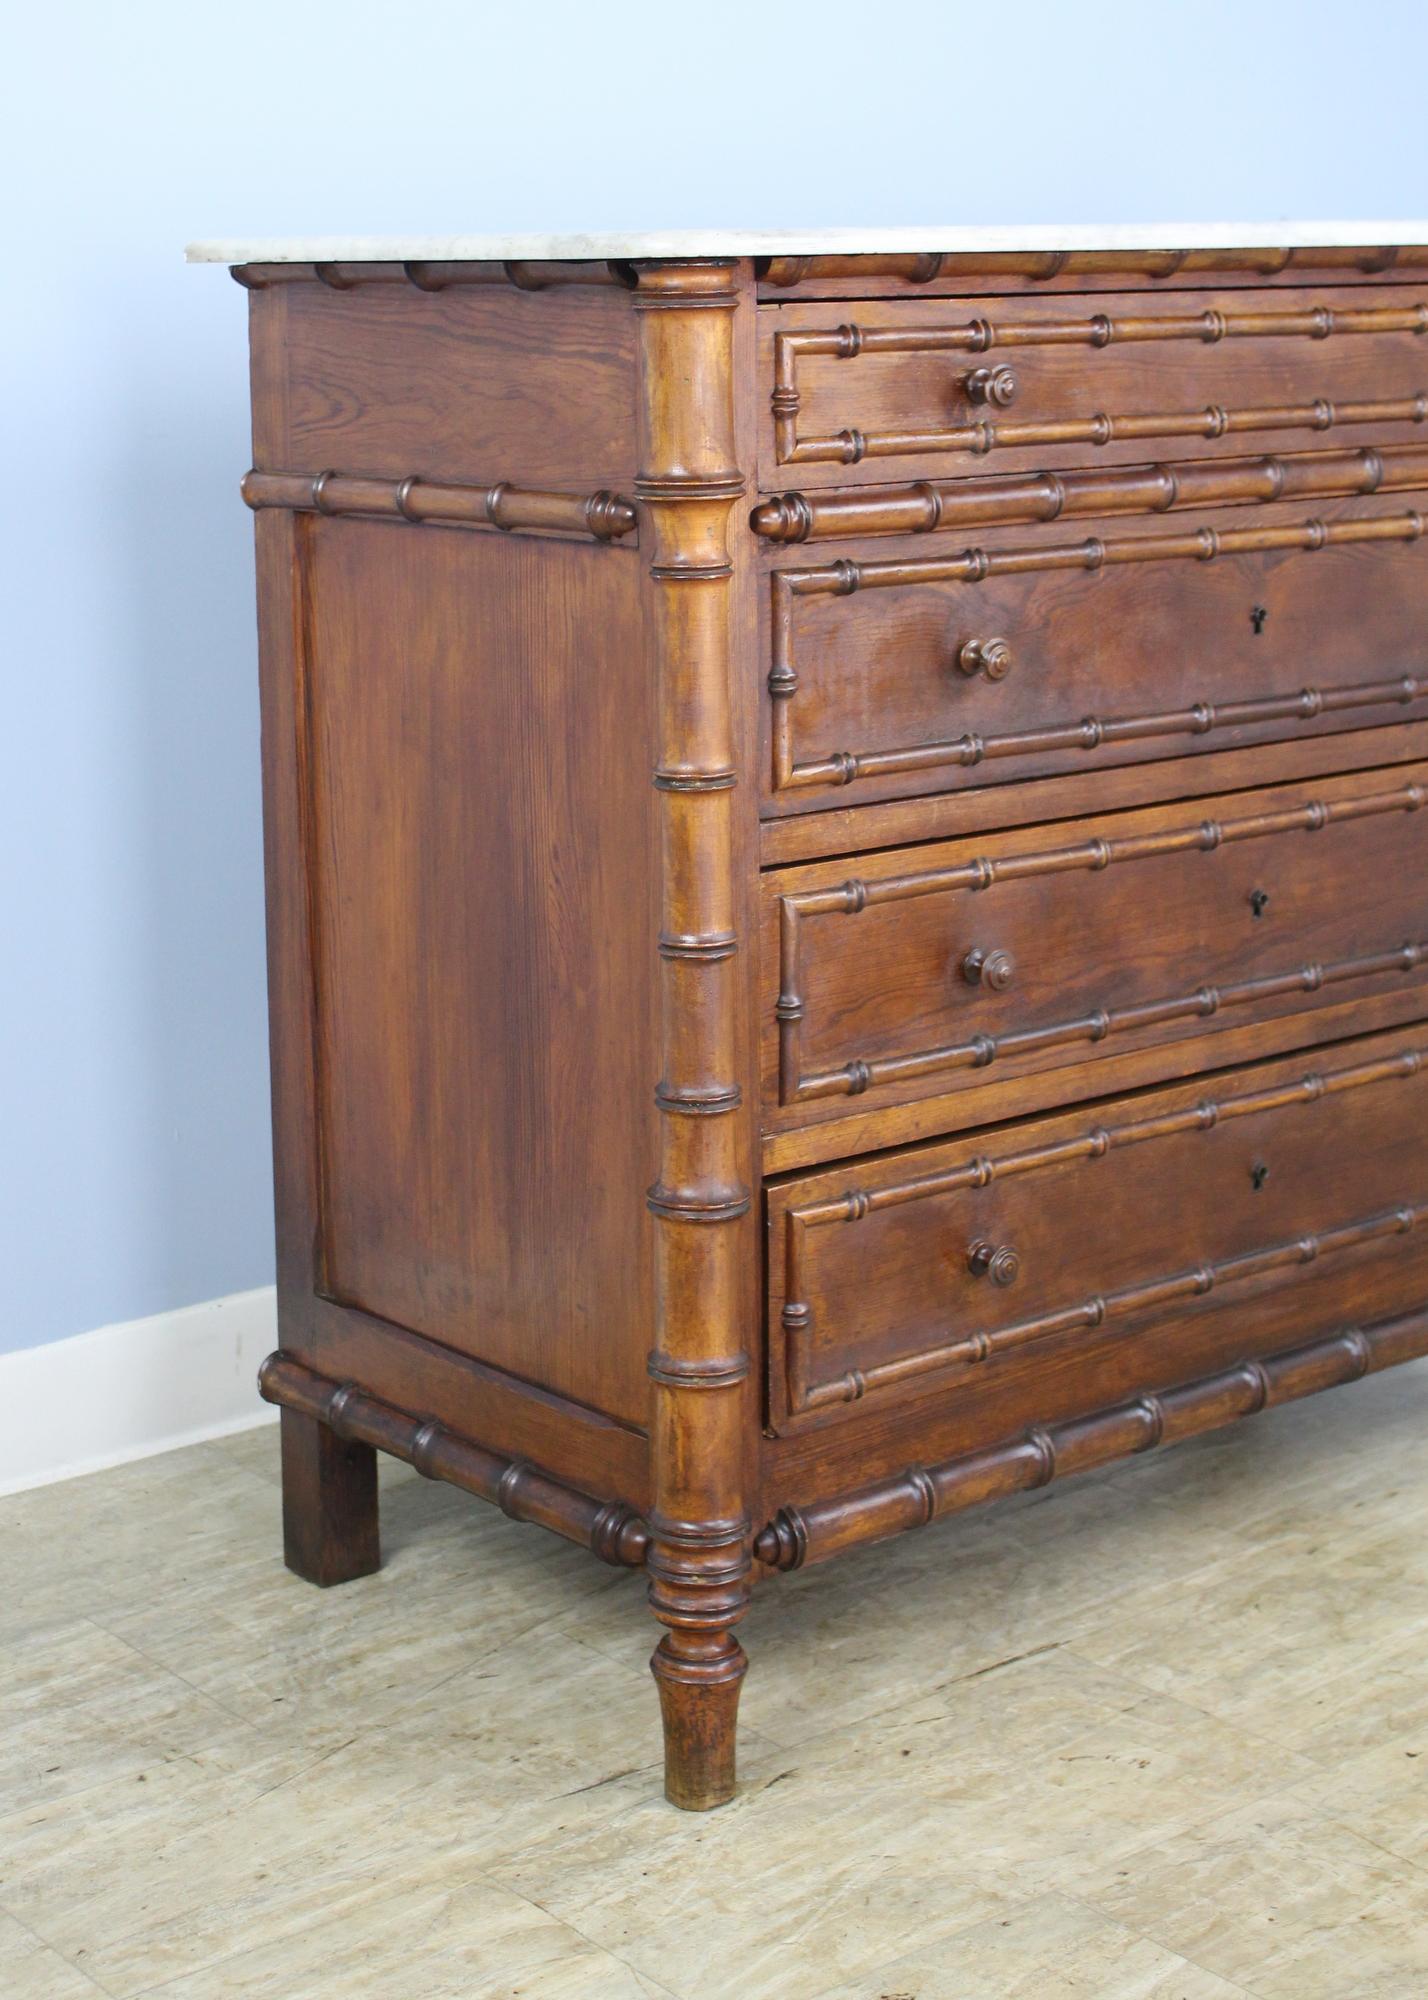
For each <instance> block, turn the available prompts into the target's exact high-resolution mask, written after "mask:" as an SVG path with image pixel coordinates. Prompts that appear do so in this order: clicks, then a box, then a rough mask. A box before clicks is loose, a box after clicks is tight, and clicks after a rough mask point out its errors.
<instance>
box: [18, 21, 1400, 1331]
mask: <svg viewBox="0 0 1428 2000" xmlns="http://www.w3.org/2000/svg"><path fill="white" fill-rule="evenodd" d="M697 11H698V14H699V16H700V18H701V19H702V20H703V21H704V22H706V23H717V22H718V21H720V20H721V19H722V20H723V21H724V23H725V24H726V26H725V28H724V31H723V33H722V34H720V33H717V32H715V31H713V30H712V29H709V28H706V29H705V31H704V32H703V33H702V34H696V32H695V31H694V30H693V29H692V28H691V27H690V26H689V25H687V23H688V20H689V19H690V18H692V16H693V14H694V12H695V10H694V9H692V8H690V9H682V8H680V7H678V6H676V5H675V4H673V3H672V0H661V4H660V5H658V6H642V5H636V4H631V0H605V4H599V0H585V4H582V5H580V6H563V5H552V4H549V0H513V4H511V5H509V6H502V7H492V6H486V5H481V4H477V0H421V3H420V4H417V5H411V6H399V5H392V4H390V0H386V4H383V5H381V6H374V5H370V4H368V5H364V4H359V0H285V4H282V5H277V4H273V0H230V4H228V5H226V6H224V7H222V8H215V7H205V6H201V5H198V6H196V5H195V4H194V0H150V4H145V3H144V0H138V4H137V5H131V6H126V7H116V6H114V5H112V4H110V0H103V4H88V5H64V4H53V0H52V4H49V5H47V6H42V7H35V8H27V9H25V10H24V11H23V13H22V14H21V15H18V16H16V17H15V18H13V19H12V20H11V23H10V26H9V28H8V30H7V36H6V47H5V52H4V65H5V70H6V76H5V78H4V80H3V81H0V96H3V98H4V99H5V100H6V101H4V102H0V149H3V151H4V152H5V154H7V155H9V156H10V157H9V158H8V159H6V160H4V161H0V165H3V186H4V190H5V197H6V203H5V206H6V211H7V216H6V222H5V226H4V234H3V238H0V268H3V271H4V280H3V282H4V285H5V291H6V295H5V299H4V302H3V312H0V356H2V357H3V368H0V409H3V417H0V431H3V435H4V447H3V449H4V463H3V467H0V494H3V502H0V504H3V508H4V512H5V521H4V527H3V541H0V548H3V553H4V561H5V565H6V575H5V584H4V590H3V595H0V630H3V634H4V645H3V656H4V660H5V678H4V687H5V701H4V708H3V712H0V714H2V715H3V731H4V752H3V755H4V765H5V780H4V783H3V786H0V871H3V890H2V891H0V913H3V921H4V933H3V935H4V951H3V954H2V955H0V1048H2V1049H3V1057H0V1135H3V1141H4V1162H5V1171H4V1174H3V1180H2V1181H0V1349H3V1348H5V1347H17V1346H26V1345H29V1344H32V1343H37V1342H42V1341H47V1340H52V1339H55V1338H57V1337H59V1336H62V1335H64V1334H69V1333H74V1332H78V1331H81V1330H83V1329H86V1328H89V1327H92V1326H97V1325H101V1324H103V1323H105V1322H108V1321H111V1320H117V1319H127V1318H131V1317H137V1316H138V1315H140V1314H144V1313H150V1312H155V1311H158V1310H160V1309H161V1308H163V1307H166V1306H171V1305H177V1304H182V1303H186V1302H189V1301H192V1300H197V1299H202V1298H210V1297H213V1296H215V1295H217V1294H220V1293H223V1292H228V1291H233V1290H237V1289H240V1288H243V1287H247V1286H250V1285H257V1284H262V1283H265V1282H266V1281H267V1280H268V1278H269V1277H270V1274H271V1252H270V1243H269V1237H270V1214H269V1197H268V1161H267V1147H268V1131H267V1076H266V1053H265V1029H264V1021H263V979H262V933H261V897H260V854H259V829H258V792H257V704H256V698H255V691H254V645H253V618H252V612H251V608H250V590H251V559H250V530H249V521H248V517H247V514H246V511H245V510H244V509H243V507H242V506H241V505H240V504H239V501H238V496H237V486H236V482H237V478H238V475H239V473H240V472H241V471H242V469H243V467H244V466H245V465H246V464H247V457H248V454H247V444H246V412H245V386H246V385H245V356H244V300H243V295H242V294H241V293H240V292H239V291H238V289H237V288H236V287H235V286H234V285H233V284H232V283H231V282H230V281H229V279H228V278H227V276H226V275H225V274H224V273H223V272H221V271H218V270H186V269H185V268H184V267H183V265H182V264H181V263H180V261H179V252H180V248H181V246H182V244H183V243H184V241H185V240H186V239H187V238H189V237H191V236H195V235H199V234H239V233H243V232H252V231H288V232H296V231H314V230H346V231H362V232H377V231H383V230H397V229H403V228H411V229H420V230H429V231H441V230H454V229H500V228H578V227H581V226H587V225H588V226H595V227H600V226H642V225H654V224H677V223H681V222H684V223H690V224H719V223H724V222H735V223H742V224H748V225H757V224H794V225H798V224H817V223H830V224H832V223H850V222H851V223H859V222H868V223H877V222H908V223H919V222H930V223H935V222H955V221H983V220H993V221H1003V220H1036V221H1058V220H1091V221H1096V220H1101V219H1114V220H1127V221H1134V220H1148V219H1156V218H1163V219H1174V218H1184V219H1191V218H1195V217H1201V218H1203V217H1212V218H1213V217H1220V216H1227V217H1245V216H1248V217H1272V216H1286V215H1299V216H1306V215H1307V216H1341V215H1355V214H1357V215H1370V216H1392V215H1409V216H1411V215H1422V214H1424V213H1425V212H1428V141H1425V106H1424V96H1425V75H1428V6H1425V5H1424V0H1378V4H1372V3H1371V4H1368V5H1363V6H1360V7H1358V8H1348V7H1345V6H1344V5H1343V4H1342V0H1284V4H1278V0H1238V4H1233V5H1229V4H1224V0H1194V4H1184V0H1124V4H1109V5H1108V4H1096V0H1084V3H1083V4H1075V5H1073V4H1070V0H1064V4H1044V0H1043V4H1037V0H1017V4H1008V5H1003V6H997V5H995V4H991V0H989V4H986V5H982V6H968V5H942V6H938V5H934V4H926V0H924V4H903V5H886V6H882V7H878V6H872V5H869V4H867V0H862V4H859V5H856V6H847V5H841V4H836V0H801V4H797V3H795V4H790V5H786V6H784V7H781V8H775V7H773V6H770V5H760V6H756V7H755V6H747V5H730V4H726V5H725V6H724V7H723V8H722V10H721V8H720V7H719V5H718V4H717V0H716V4H715V5H713V6H709V5H705V6H701V7H700V8H699V9H698V10H697Z"/></svg>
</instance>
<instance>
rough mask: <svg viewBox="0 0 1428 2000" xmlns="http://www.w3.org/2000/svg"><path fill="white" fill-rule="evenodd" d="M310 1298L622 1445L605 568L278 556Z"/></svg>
mask: <svg viewBox="0 0 1428 2000" xmlns="http://www.w3.org/2000/svg"><path fill="white" fill-rule="evenodd" d="M303 547H304V551H305V554H304V569H305V584H306V587H305V592H304V597H305V617H306V624H307V630H308V633H309V647H308V657H307V660H306V679H307V690H306V698H307V710H308V733H309V749H308V787H307V790H308V807H307V810H308V813H309V825H308V832H307V851H308V868H309V900H310V909H311V920H312V925H313V931H314V944H315V951H314V956H315V964H316V988H317V993H316V1008H317V1022H316V1037H315V1061H316V1068H317V1110H318V1125H319V1140H320V1151H321V1162H320V1171H321V1187H322V1192H321V1256H320V1260H319V1262H320V1273H321V1275H320V1284H321V1287H322V1289H323V1290H325V1291H326V1292H327V1293H328V1294H329V1295H330V1296H332V1297H334V1298H336V1299H337V1300H339V1301H341V1302H343V1303H345V1304H349V1305H352V1306H356V1307H359V1308H360V1309H361V1310H363V1311H364V1312H366V1313H369V1314H373V1315H375V1316H376V1317H378V1318H380V1319H383V1320H387V1321H393V1322H396V1323H397V1324H399V1325H401V1326H405V1327H408V1328H410V1329H412V1330H413V1331H415V1332H417V1333H420V1334H423V1335H426V1336H427V1337H429V1338H430V1339H432V1340H436V1341H440V1342H442V1343H444V1344H445V1345H448V1346H450V1347H453V1348H455V1349H457V1350H458V1351H460V1352H461V1353H463V1354H468V1355H472V1356H474V1357H476V1358H478V1359H479V1360H481V1361H484V1362H486V1363H489V1364H492V1365H494V1366H496V1367H499V1368H501V1369H504V1370H507V1371H509V1372H510V1373H512V1374H514V1375H516V1376H518V1377H522V1378H524V1379H526V1380H528V1381H531V1382H534V1383H539V1384H541V1385H543V1386H544V1387H545V1388H547V1389H551V1390H555V1391H557V1392H558V1393H560V1394H561V1395H564V1396H566V1397H569V1398H571V1399H572V1400H574V1401H576V1402H580V1403H585V1404H588V1405H590V1406H592V1407H594V1408H596V1409H599V1410H603V1411H606V1412H609V1413H611V1414H613V1415H616V1416H619V1417H623V1418H626V1419H629V1420H632V1421H639V1420H641V1419H642V1418H643V1416H644V1413H645V1408H646V1395H647V1386H646V1380H645V1372H644V1362H645V1351H646V1348H647V1346H648V1327H649V1324H650V1317H651V1313H652V1302H651V1298H650V1276H649V1273H650V1245H649V1226H650V1225H649V1218H648V1214H647V1211H646V1208H645V1191H646V1189H647V1187H648V1186H649V1184H650V1182H651V1180H652V1179H653V1178H654V1169H655V1151H654V1133H653V1123H654V1110H653V1085H654V1069H653V1065H652V1059H651V1055H650V1050H651V1048H652V1046H653V1036H654V1021H655V1010H654V999H653V995H654V977H653V969H652V968H653V966H654V964H655V957H654V950H653V939H654V935H655V918H654V902H653V898H654V883H655V876H656V869H655V861H654V842H653V830H652V802H653V800H654V797H655V794H654V792H653V790H652V788H651V786H650V783H649V762H650V744H651V740H652V739H651V734H650V720H651V718H650V706H649V704H650V693H649V683H648V679H647V676H646V672H645V655H644V641H643V631H642V623H641V612H640V596H639V568H638V565H637V562H636V561H635V559H633V558H632V557H630V556H629V555H627V554H626V553H625V552H623V551H616V550H608V549H597V548H581V547H578V546H572V545H565V544H559V543H552V542H537V541H514V540H512V541H508V540H505V539H501V540H495V539H489V540H488V539H487V538H485V537H482V536H478V535H467V534H460V533H450V532H443V531H440V530H433V529H431V528H405V527H388V526H382V525H375V524H368V523H361V522H350V521H338V520H331V521H327V520H316V521H310V522H308V523H307V524H306V534H305V537H304V542H303Z"/></svg>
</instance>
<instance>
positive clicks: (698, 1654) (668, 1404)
mask: <svg viewBox="0 0 1428 2000" xmlns="http://www.w3.org/2000/svg"><path fill="white" fill-rule="evenodd" d="M637 275H638V286H637V289H636V292H635V297H634V306H635V310H636V314H637V316H638V324H639V354H640V392H641V457H640V464H641V468H642V469H641V471H640V473H639V475H638V477H637V479H636V482H635V491H636V494H637V495H638V497H639V499H640V500H641V501H642V502H643V504H644V506H645V508H646V510H647V517H648V521H649V530H650V537H651V540H652V542H653V552H652V561H651V564H650V580H651V581H650V588H651V593H652V601H653V607H654V621H655V626H654V629H655V646H656V665H657V675H658V713H659V723H658V748H657V755H656V760H655V774H654V783H655V787H656V791H657V793H658V796H659V801H660V819H661V874H660V937H659V944H658V950H659V968H660V980H661V988H662V995H663V1005H662V1010H661V1011H662V1031H661V1038H660V1040H661V1062H662V1065H663V1067H662V1071H661V1078H660V1082H659V1084H658V1085H657V1087H656V1089H655V1102H656V1104H657V1106H658V1108H659V1113H660V1117H659V1128H660V1140H659V1177H658V1180H657V1181H656V1183H655V1185H654V1187H653V1188H652V1189H651V1190H650V1193H649V1197H648V1201H649V1207H650V1210H651V1212H652V1213H653V1215H654V1218H655V1232H654V1233H655V1258H656V1280H655V1296H656V1323H655V1341H654V1351H653V1352H652V1354H651V1355H650V1358H649V1375H650V1382H651V1392H652V1393H651V1400H652V1422H651V1430H650V1452H651V1473H652V1485H653V1503H652V1507H651V1511H650V1515H649V1533H650V1547H649V1552H648V1555H647V1559H646V1565H647V1568H648V1570H649V1575H650V1605H651V1608H652V1609H653V1611H654V1614H655V1616H656V1618H658V1619H659V1620H660V1622H661V1623H662V1624H663V1625H664V1626H665V1627H666V1628H667V1630H666V1634H665V1637H664V1638H663V1640H662V1641H661V1642H660V1645H659V1647H658V1649H657V1650H656V1652H655V1656H654V1659H653V1660H652V1662H651V1666H652V1668H653V1670H654V1674H655V1678H656V1681H657V1683H658V1685H659V1689H660V1699H661V1704H662V1706H663V1708H664V1713H665V1723H666V1732H665V1740H666V1753H667V1754H666V1789H667V1792H668V1794H669V1796H670V1798H671V1799H673V1801H674V1802H675V1803H676V1804H680V1805H685V1806H695V1807H704V1806H710V1805H717V1804H719V1803H721V1802H722V1800H723V1799H725V1798H727V1797H728V1796H729V1795H730V1793H731V1792H732V1789H733V1726H732V1718H733V1704H734V1703H736V1702H737V1699H738V1689H739V1685H740V1683H741V1681H742V1679H743V1676H744V1673H745V1671H746V1669H747V1665H748V1662H747V1660H746V1659H745V1656H744V1651H743V1648H742V1647H741V1646H740V1644H739V1642H738V1640H737V1639H736V1638H735V1636H734V1633H733V1627H734V1626H735V1625H736V1624H737V1623H738V1621H739V1620H740V1619H741V1618H742V1617H743V1615H744V1612H745V1610H746V1609H747V1606H748V1601H749V1576H750V1572H751V1570H752V1566H753V1558H752V1525H753V1524H752V1521H751V1519H750V1516H749V1513H748V1511H747V1497H746V1493H745V1479H744V1465H745V1459H746V1455H747V1446H746V1437H747V1426H746V1421H745V1412H746V1405H747V1402H748V1396H749V1381H750V1376H751V1372H752V1362H751V1359H750V1356H749V1354H748V1352H747V1350H746V1348H745V1346H744V1312H743V1308H742V1302H741V1290H740V1278H741V1258H740V1250H741V1241H740V1235H739V1230H738V1224H739V1222H740V1220H741V1218H742V1217H744V1216H745V1215H746V1214H747V1213H748V1211H749V1207H750V1201H751V1196H750V1192H749V1189H748V1187H747V1186H746V1185H745V1183H744V1181H743V1179H742V1175H741V1131H740V1125H739V1119H740V1115H741V1107H742V1096H741V1092H740V1088H739V1047H740V1044H739V1037H738V1028H737V1022H738V982H739V979H740V977H741V976H742V975H741V974H740V971H739V968H738V965H737V963H736V955H737V952H738V947H739V940H738V936H737V930H736V925H735V913H736V910H737V907H738V893H737V887H736V870H735V854H734V844H735V819H734V811H735V801H734V787H735V781H736V769H735V761H734V734H733V712H732V690H731V674H732V659H731V652H732V639H731V632H730V621H731V615H732V605H731V580H732V576H733V567H732V564H731V561H730V557H729V529H730V523H731V520H732V517H733V510H734V507H735V505H736V503H737V501H738V500H739V498H740V496H741V495H742V493H743V491H744V481H743V475H742V474H741V472H740V471H739V468H738V464H737V458H736V454H735V436H734V314H735V312H736V311H737V309H738V305H739V293H738V290H737V289H736V287H735V284H734V270H733V267H732V266H731V265H729V264H727V263H718V262H689V263H684V264H663V263H656V264H648V265H641V266H639V267H638V274H637ZM715 1718H718V1720H717V1721H716V1719H715Z"/></svg>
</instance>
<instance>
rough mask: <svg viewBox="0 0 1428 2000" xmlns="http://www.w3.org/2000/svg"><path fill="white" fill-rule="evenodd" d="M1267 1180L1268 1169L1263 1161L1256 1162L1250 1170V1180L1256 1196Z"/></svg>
mask: <svg viewBox="0 0 1428 2000" xmlns="http://www.w3.org/2000/svg"><path fill="white" fill-rule="evenodd" d="M1268 1179H1269V1168H1268V1167H1267V1166H1266V1165H1265V1164H1264V1161H1263V1160H1256V1161H1255V1163H1254V1165H1253V1166H1252V1167H1251V1168H1250V1180H1251V1182H1252V1183H1253V1185H1254V1191H1255V1193H1256V1194H1258V1193H1259V1191H1260V1189H1261V1188H1262V1187H1263V1186H1264V1184H1265V1182H1266V1181H1267V1180H1268Z"/></svg>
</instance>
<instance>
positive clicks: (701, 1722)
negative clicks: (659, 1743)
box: [650, 1632, 749, 1812]
mask: <svg viewBox="0 0 1428 2000" xmlns="http://www.w3.org/2000/svg"><path fill="white" fill-rule="evenodd" d="M748 1667H749V1662H748V1657H747V1655H746V1654H745V1652H744V1649H743V1647H742V1646H741V1645H740V1644H739V1642H738V1640H737V1639H736V1638H734V1637H733V1635H732V1634H731V1633H728V1632H725V1633H722V1634H719V1635H717V1636H716V1637H713V1638H709V1639H698V1638H694V1637H691V1636H688V1635H686V1634H683V1633H677V1632H670V1633H668V1634H667V1635H666V1636H665V1637H664V1638H663V1639H662V1640H661V1641H660V1643H659V1645H658V1646H657V1647H656V1648H655V1654H654V1658H653V1659H652V1660H651V1661H650V1671H651V1673H652V1674H653V1675H654V1677H655V1682H656V1684H657V1686H658V1688H659V1705H660V1713H661V1714H662V1716H663V1717H664V1795H665V1797H666V1798H667V1799H668V1800H669V1802H670V1804H671V1805H674V1806H682V1807H683V1808H684V1810H685V1811H686V1812H707V1811H708V1810H709V1808H710V1807H711V1806H722V1805H723V1804H725V1803H726V1801H727V1800H729V1799H731V1798H732V1797H733V1796H734V1739H735V1736H736V1734H737V1726H738V1715H739V1689H740V1688H741V1687H742V1686H743V1684H744V1675H745V1674H746V1673H747V1672H748Z"/></svg>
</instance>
